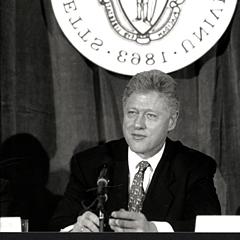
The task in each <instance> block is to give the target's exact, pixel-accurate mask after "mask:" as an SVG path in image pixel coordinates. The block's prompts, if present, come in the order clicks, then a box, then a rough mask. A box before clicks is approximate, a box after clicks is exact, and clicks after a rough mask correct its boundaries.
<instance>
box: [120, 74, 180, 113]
mask: <svg viewBox="0 0 240 240" xmlns="http://www.w3.org/2000/svg"><path fill="white" fill-rule="evenodd" d="M176 85H177V84H176V81H175V80H174V79H173V78H172V77H171V76H169V75H168V74H166V73H164V72H161V71H159V70H150V71H144V72H140V73H137V74H136V75H135V76H133V77H132V78H131V79H130V81H129V82H128V84H127V86H126V88H125V90H124V92H123V97H122V103H123V107H124V106H125V104H126V101H127V99H128V98H129V97H130V95H131V94H132V93H134V92H137V93H139V92H148V91H156V92H157V93H161V94H163V95H164V96H165V97H166V100H167V104H168V106H169V107H170V108H171V110H173V111H178V110H179V101H178V98H177V95H176Z"/></svg>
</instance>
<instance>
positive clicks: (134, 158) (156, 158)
mask: <svg viewBox="0 0 240 240" xmlns="http://www.w3.org/2000/svg"><path fill="white" fill-rule="evenodd" d="M165 145H166V144H165V143H164V144H163V146H162V148H161V150H160V151H159V152H157V153H156V154H155V155H153V156H152V157H150V158H147V159H143V158H141V157H140V156H138V155H137V154H136V153H135V152H133V151H132V150H131V149H130V147H128V166H129V169H136V168H138V164H139V163H140V162H141V161H148V163H149V164H150V165H151V170H152V171H155V169H156V167H157V165H158V163H159V162H160V159H161V158H162V155H163V152H164V149H165Z"/></svg>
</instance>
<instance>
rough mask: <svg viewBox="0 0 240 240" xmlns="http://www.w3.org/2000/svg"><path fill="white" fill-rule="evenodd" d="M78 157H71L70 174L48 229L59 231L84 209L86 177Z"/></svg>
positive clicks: (73, 221)
mask: <svg viewBox="0 0 240 240" xmlns="http://www.w3.org/2000/svg"><path fill="white" fill-rule="evenodd" d="M79 160H80V159H78V157H76V156H74V157H73V158H72V159H71V175H70V179H69V183H68V185H67V188H66V191H65V193H64V197H63V199H62V200H61V201H60V203H59V205H58V207H57V209H56V211H55V213H54V215H53V217H52V219H51V221H50V226H49V229H50V230H52V231H59V230H60V229H62V228H65V227H67V226H69V225H72V224H74V223H75V222H76V221H77V217H78V216H79V215H80V214H81V213H82V212H83V211H84V200H85V199H87V198H88V194H87V191H86V189H87V184H86V178H85V176H84V174H83V171H82V167H80V161H79Z"/></svg>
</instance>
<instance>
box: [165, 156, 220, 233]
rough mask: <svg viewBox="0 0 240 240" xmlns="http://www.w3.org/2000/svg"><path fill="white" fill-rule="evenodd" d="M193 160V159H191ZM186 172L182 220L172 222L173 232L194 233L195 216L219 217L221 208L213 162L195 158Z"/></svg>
mask: <svg viewBox="0 0 240 240" xmlns="http://www.w3.org/2000/svg"><path fill="white" fill-rule="evenodd" d="M192 160H193V159H192ZM194 160H195V161H193V162H194V164H192V166H191V167H189V169H188V171H187V178H186V179H187V181H186V185H187V187H186V197H185V201H184V207H183V215H182V219H180V220H177V221H176V220H174V221H171V222H170V223H171V224H172V226H173V228H174V230H175V231H194V227H195V219H196V216H197V215H220V214H221V207H220V203H219V200H218V197H217V194H216V189H215V187H214V182H213V177H214V174H215V171H216V163H215V161H214V160H213V159H212V158H210V157H207V156H205V155H204V157H203V155H200V158H195V159H194Z"/></svg>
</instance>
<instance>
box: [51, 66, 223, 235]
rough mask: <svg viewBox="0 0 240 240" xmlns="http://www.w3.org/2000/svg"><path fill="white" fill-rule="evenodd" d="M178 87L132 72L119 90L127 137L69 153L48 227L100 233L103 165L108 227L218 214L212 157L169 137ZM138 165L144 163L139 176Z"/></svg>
mask: <svg viewBox="0 0 240 240" xmlns="http://www.w3.org/2000/svg"><path fill="white" fill-rule="evenodd" d="M175 88H176V83H175V81H174V80H173V79H172V78H171V77H170V76H169V75H167V74H164V73H162V72H160V71H158V70H152V71H147V72H142V73H139V74H136V75H135V76H134V77H132V79H131V80H130V81H129V83H128V84H127V86H126V89H125V91H124V95H123V112H124V118H123V134H124V139H120V140H116V141H111V142H108V143H106V144H103V145H101V146H98V147H95V148H92V149H90V150H87V151H84V152H81V153H78V154H76V155H75V156H73V158H72V160H71V177H70V182H69V184H68V186H67V189H66V192H65V196H64V199H63V201H62V202H61V203H60V205H59V206H58V209H57V211H56V213H55V216H54V217H53V219H52V224H51V227H52V229H55V230H59V229H62V228H65V229H64V230H66V231H80V232H98V231H99V216H98V208H97V207H96V204H94V203H95V199H96V182H97V179H98V176H99V172H100V171H101V169H102V168H103V166H107V168H108V179H109V183H108V189H107V191H108V199H107V201H106V204H105V207H104V211H105V212H104V213H105V216H107V217H106V218H105V219H108V220H107V222H106V225H108V226H107V227H106V229H111V230H113V231H115V232H129V231H130V232H134V231H145V232H154V231H173V230H174V231H193V230H194V223H195V217H196V215H201V214H204V215H209V214H214V215H217V214H220V212H221V210H220V204H219V201H218V197H217V195H216V191H215V187H214V183H213V176H214V173H215V170H216V163H215V161H214V160H213V159H212V158H211V157H209V156H207V155H205V154H203V153H200V152H198V151H196V150H193V149H190V148H188V147H186V146H184V145H183V144H182V143H180V142H179V141H176V142H174V141H171V140H170V139H169V138H168V137H167V136H168V133H169V132H170V131H171V130H173V129H174V128H175V126H176V123H177V119H178V112H179V101H178V99H177V97H176V93H175ZM142 162H144V164H146V166H145V167H144V170H143V169H142V170H141V173H140V170H139V168H140V167H139V166H140V165H141V164H142ZM135 174H136V175H137V176H135ZM140 178H141V179H142V178H143V179H142V181H139V179H140ZM137 179H138V180H137ZM138 181H139V182H141V183H138ZM136 189H137V190H136ZM135 190H136V191H135ZM136 196H137V197H136ZM139 196H141V197H139ZM136 199H137V200H136Z"/></svg>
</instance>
